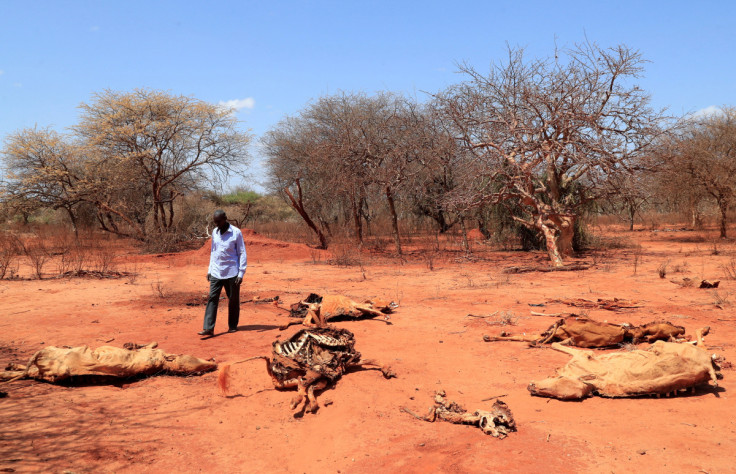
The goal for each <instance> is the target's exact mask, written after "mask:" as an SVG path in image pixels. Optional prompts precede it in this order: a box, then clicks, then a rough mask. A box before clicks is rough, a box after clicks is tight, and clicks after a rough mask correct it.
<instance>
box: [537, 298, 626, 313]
mask: <svg viewBox="0 0 736 474" xmlns="http://www.w3.org/2000/svg"><path fill="white" fill-rule="evenodd" d="M549 302H550V303H561V304H566V305H568V306H575V307H576V308H587V309H607V310H608V311H620V310H622V309H629V308H638V307H640V306H641V305H640V304H639V303H638V302H637V301H629V300H624V299H620V298H613V299H611V298H598V299H597V300H596V301H591V300H586V299H584V298H568V299H562V300H551V301H549Z"/></svg>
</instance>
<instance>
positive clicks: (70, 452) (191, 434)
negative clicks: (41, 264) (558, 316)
mask: <svg viewBox="0 0 736 474" xmlns="http://www.w3.org/2000/svg"><path fill="white" fill-rule="evenodd" d="M627 235H628V238H630V239H636V240H638V241H639V242H640V243H641V245H642V249H643V250H642V251H641V256H640V261H639V262H638V264H637V269H636V273H634V262H635V260H636V259H637V257H636V255H635V254H636V252H637V251H636V250H634V249H623V250H612V251H607V252H600V253H598V254H597V255H587V256H583V258H582V260H584V261H588V262H593V263H594V267H593V268H592V269H591V270H588V271H583V272H560V273H544V274H540V273H530V274H521V275H505V274H502V273H501V270H502V269H503V268H505V267H508V266H510V265H520V264H530V263H534V262H536V261H544V256H543V255H541V254H524V253H519V252H488V253H482V254H481V256H480V257H479V258H477V259H475V260H472V261H469V260H467V259H463V258H459V259H458V258H456V257H457V255H455V256H453V255H449V256H445V257H444V258H441V259H438V260H437V261H434V262H433V266H434V270H430V269H429V268H428V266H429V265H428V264H427V262H426V261H424V262H422V261H416V262H413V263H412V261H411V259H410V260H409V262H408V263H404V264H400V263H398V262H393V263H392V262H387V261H385V260H384V261H380V260H373V261H370V262H369V263H367V264H366V265H365V266H364V267H363V269H361V268H360V267H358V266H351V267H338V266H334V265H328V264H326V263H324V262H322V263H320V262H316V263H315V261H314V260H315V257H316V256H317V254H316V253H315V251H313V250H310V249H309V248H307V247H305V246H302V245H296V244H285V243H281V242H275V241H270V240H268V239H265V238H261V237H259V236H257V235H253V234H249V235H248V236H247V237H248V250H249V257H250V258H249V268H248V273H247V276H246V280H245V283H244V287H243V292H242V298H243V299H247V298H248V297H250V296H253V295H261V296H264V297H267V296H273V295H280V296H281V297H282V299H283V300H284V301H285V302H287V303H290V302H295V301H297V300H298V299H299V298H300V297H302V296H305V295H306V294H308V293H309V292H317V293H327V292H332V293H338V292H339V293H343V294H346V295H348V296H351V297H354V298H355V299H360V298H365V297H370V296H375V295H379V296H383V297H385V298H390V299H393V300H394V301H396V302H398V303H400V308H399V309H398V310H397V312H396V313H395V315H394V316H393V319H392V321H393V325H386V324H384V323H382V322H378V321H370V320H367V321H356V322H344V323H339V324H340V325H341V326H342V327H345V328H347V329H350V330H351V331H353V332H354V333H355V337H356V340H357V344H356V348H357V349H358V350H359V351H360V352H361V353H362V354H363V356H364V357H365V358H375V359H379V360H381V361H383V362H385V363H388V364H391V365H392V366H393V368H394V370H395V371H396V372H397V374H398V378H396V379H392V380H384V379H383V378H382V377H381V376H380V373H378V372H376V371H370V370H366V371H357V372H352V373H349V374H347V375H345V376H344V377H343V378H342V379H341V380H340V381H339V382H338V384H337V385H336V387H334V388H332V389H330V390H327V391H325V392H324V393H322V394H321V395H320V397H319V400H320V401H321V402H324V401H326V400H331V401H332V403H331V404H330V405H329V406H323V407H322V408H321V409H320V410H319V412H318V413H317V414H307V415H305V416H303V417H295V416H294V414H293V412H292V411H291V410H290V409H289V400H290V399H291V397H292V396H293V394H292V393H289V392H279V391H276V390H274V389H273V388H272V385H271V382H270V379H269V378H268V376H267V374H266V372H265V370H264V367H263V365H262V362H252V363H246V364H241V365H238V366H234V367H233V383H232V396H231V397H229V398H225V397H222V396H220V395H219V394H218V391H217V389H216V383H215V382H216V374H215V373H210V374H206V375H203V376H198V377H173V376H160V377H152V378H148V379H145V380H140V381H135V382H130V383H123V384H121V385H120V386H110V385H106V386H81V387H64V386H56V385H51V384H46V383H38V382H32V381H21V382H15V383H13V384H10V385H5V386H3V387H1V388H2V390H4V391H7V392H8V396H7V397H6V398H2V399H0V407H1V408H2V423H1V424H0V470H2V471H3V472H12V470H15V471H17V472H33V471H44V472H63V471H73V472H133V471H138V472H140V471H141V470H144V471H146V472H182V473H187V472H202V471H204V472H397V471H401V472H404V473H412V472H428V471H436V472H498V471H503V472H555V471H562V472H633V471H640V470H642V469H644V470H646V471H647V472H708V473H720V472H736V457H735V455H734V452H735V451H734V450H735V449H736V417H735V416H734V413H736V397H734V396H733V394H734V393H736V372H734V371H733V370H729V369H726V370H724V371H723V375H724V379H723V380H722V381H721V383H720V388H719V389H718V390H717V391H713V390H710V391H708V390H699V391H698V392H697V393H696V394H694V395H687V396H679V397H676V398H661V399H657V398H639V399H603V398H597V397H596V398H591V399H587V400H585V401H582V402H560V401H556V400H550V399H545V398H536V397H532V396H530V395H529V393H528V392H527V390H526V386H527V384H528V383H529V382H530V381H531V380H535V379H540V378H544V377H546V376H548V375H552V374H553V372H554V369H555V368H556V367H559V366H561V365H563V364H564V363H565V362H566V360H567V359H568V356H566V355H565V354H561V353H558V352H555V351H553V350H549V349H540V348H536V349H530V348H527V347H526V345H525V344H521V343H485V342H483V340H482V336H483V335H484V334H497V333H499V332H500V331H501V330H502V329H504V330H508V331H513V332H518V333H521V332H526V333H538V332H540V331H541V330H544V329H545V328H546V327H547V326H549V325H550V324H551V323H552V322H553V321H554V319H555V318H554V317H549V316H532V315H531V313H530V311H531V310H534V311H544V312H548V313H556V312H561V311H570V310H571V309H570V308H568V307H565V306H562V305H560V304H547V305H546V306H545V307H530V306H529V304H530V303H531V304H539V303H545V302H547V301H549V300H551V299H554V298H560V297H571V298H572V297H580V298H587V299H595V298H601V297H619V298H627V299H632V300H637V301H639V302H640V303H641V305H642V306H641V307H640V308H637V309H632V310H626V311H622V312H618V313H613V312H609V311H604V310H589V311H588V314H589V315H590V316H591V317H594V318H597V319H601V320H607V321H611V322H624V321H628V322H630V323H634V324H638V323H643V322H647V321H652V320H662V319H664V320H669V321H671V322H673V323H675V324H680V325H683V326H685V327H686V329H687V331H688V334H693V333H694V331H695V329H697V328H699V327H702V326H706V325H708V326H710V327H711V334H710V336H708V338H707V340H706V341H707V344H708V346H709V347H710V350H711V351H712V352H715V353H718V354H721V355H723V356H725V357H726V359H727V360H729V361H736V348H735V346H734V336H736V314H734V308H736V281H732V280H725V279H724V281H722V283H721V288H720V289H719V290H718V294H717V295H716V294H715V292H714V291H713V290H700V289H697V288H683V287H681V286H679V285H677V284H675V283H673V282H672V281H671V280H681V279H682V278H683V277H691V278H694V279H698V280H697V281H700V280H699V279H700V278H709V279H723V277H724V271H723V269H722V268H721V266H722V265H725V264H727V263H728V262H729V261H730V259H732V258H734V257H736V246H735V245H733V244H722V245H721V246H720V251H721V252H720V254H719V255H712V247H711V245H710V244H709V243H707V242H702V241H700V242H699V240H701V239H699V237H698V235H697V234H693V233H689V232H678V233H669V234H668V233H657V234H653V233H650V232H640V233H633V234H627ZM206 259H207V252H206V250H205V251H193V252H189V253H184V254H179V255H175V256H171V255H168V256H136V255H129V256H127V257H126V258H125V260H126V262H127V263H128V264H129V263H130V262H134V263H135V265H136V267H137V270H138V272H139V273H140V275H139V276H138V278H135V279H133V278H131V279H127V278H123V279H111V280H108V279H102V280H101V279H66V280H53V279H48V280H42V281H34V280H28V281H2V282H0V301H2V316H0V359H1V360H2V362H3V363H4V362H24V361H25V360H27V358H28V357H29V356H30V355H32V354H33V353H34V352H35V351H36V350H38V349H40V348H42V347H44V346H49V345H57V346H63V345H69V346H73V345H81V344H88V345H90V346H99V345H105V343H106V342H107V341H110V342H109V344H110V345H118V346H121V345H122V344H123V343H125V342H139V343H147V342H150V341H157V342H158V343H159V346H160V348H162V349H164V350H166V351H167V352H175V353H188V354H192V355H195V356H198V357H202V358H214V359H215V360H216V361H218V362H224V361H232V360H237V359H242V358H245V357H248V356H253V355H266V354H270V347H271V343H272V342H273V341H274V340H275V338H276V337H279V336H281V337H285V336H287V335H289V334H291V333H292V332H294V331H296V330H298V327H292V328H290V330H289V331H288V332H286V333H283V332H280V331H279V330H278V328H277V326H278V325H279V324H281V323H283V322H284V321H285V319H286V316H285V314H286V313H285V311H283V310H282V309H279V308H277V307H274V306H271V305H254V304H252V303H243V304H242V316H241V323H240V324H241V326H240V331H239V332H238V333H235V334H227V333H224V331H225V330H226V328H227V317H226V311H227V305H226V304H222V305H221V306H220V313H219V314H220V316H219V318H218V322H217V329H216V332H217V335H216V337H214V338H209V339H204V340H202V339H200V337H199V336H197V335H196V332H197V331H198V330H200V329H201V325H202V316H203V312H204V307H203V306H202V305H201V303H202V300H203V297H204V295H205V294H206V291H207V282H206V281H205V273H206ZM666 261H669V265H668V269H669V273H668V275H667V277H666V278H664V279H662V278H660V277H659V275H658V274H657V267H659V266H660V265H661V264H662V263H663V262H666ZM156 288H160V289H161V290H162V293H163V294H164V297H163V298H162V297H161V296H160V294H159V293H160V292H159V291H158V290H157V289H156ZM731 295H733V296H731ZM716 299H721V300H722V299H725V300H726V301H725V302H724V303H723V304H722V308H723V309H719V308H717V307H716V306H715V304H714V302H715V301H716ZM494 311H499V312H510V313H512V315H513V317H514V318H517V317H518V321H517V325H516V326H510V327H505V328H502V327H498V326H491V325H489V324H488V323H487V322H486V321H493V320H494V319H493V318H486V319H481V318H468V317H466V315H467V314H468V313H472V314H476V315H479V314H490V313H493V312H494ZM499 314H500V313H499ZM440 388H441V389H444V390H446V392H447V394H448V397H449V398H451V399H452V400H454V401H457V402H459V403H460V404H462V405H464V406H465V407H466V408H468V409H470V410H474V409H482V408H488V407H490V405H491V404H492V401H486V402H483V401H482V400H483V399H486V398H489V397H492V396H498V395H503V400H505V401H506V403H507V404H508V406H509V407H510V409H511V410H512V411H513V413H514V416H515V418H516V421H517V424H518V432H517V433H512V434H511V435H510V436H509V437H508V438H506V439H504V440H499V439H495V438H492V437H490V436H486V435H484V434H483V433H481V432H480V431H479V430H478V429H475V428H472V427H468V426H456V425H451V424H448V423H439V422H438V423H433V424H431V423H425V422H421V421H418V420H416V419H414V418H412V417H410V416H409V415H407V414H405V413H403V412H401V411H400V410H399V408H400V407H401V406H406V407H408V408H410V409H412V410H413V411H416V412H422V413H424V412H426V410H427V409H428V407H429V406H430V405H431V404H432V396H433V394H434V392H435V391H436V390H438V389H440Z"/></svg>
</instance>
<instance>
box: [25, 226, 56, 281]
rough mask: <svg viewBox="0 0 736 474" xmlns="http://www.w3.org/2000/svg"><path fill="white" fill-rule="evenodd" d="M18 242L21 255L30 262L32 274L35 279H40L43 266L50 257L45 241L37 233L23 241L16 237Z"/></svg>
mask: <svg viewBox="0 0 736 474" xmlns="http://www.w3.org/2000/svg"><path fill="white" fill-rule="evenodd" d="M18 243H19V244H20V247H21V250H22V252H23V255H25V256H26V258H28V260H29V262H30V264H31V268H32V269H33V274H34V275H35V276H36V278H37V279H39V280H40V279H42V278H43V268H44V266H45V265H46V263H47V262H48V261H49V259H50V258H51V254H50V252H49V250H50V249H49V247H48V246H47V245H46V242H45V241H44V239H43V238H41V237H40V236H39V235H34V236H33V237H31V238H28V239H26V240H25V241H23V240H22V239H18Z"/></svg>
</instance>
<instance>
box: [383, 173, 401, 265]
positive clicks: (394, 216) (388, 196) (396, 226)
mask: <svg viewBox="0 0 736 474" xmlns="http://www.w3.org/2000/svg"><path fill="white" fill-rule="evenodd" d="M386 199H387V200H388V208H389V210H390V211H391V224H392V225H393V228H394V242H395V243H396V252H397V253H398V254H399V255H401V236H400V235H399V216H398V215H397V214H396V203H394V195H393V194H392V193H391V188H390V187H388V186H387V187H386Z"/></svg>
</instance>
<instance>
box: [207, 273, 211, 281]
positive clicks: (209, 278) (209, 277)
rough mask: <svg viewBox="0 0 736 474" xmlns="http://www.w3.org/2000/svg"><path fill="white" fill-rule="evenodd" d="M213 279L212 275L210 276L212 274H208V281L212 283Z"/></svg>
mask: <svg viewBox="0 0 736 474" xmlns="http://www.w3.org/2000/svg"><path fill="white" fill-rule="evenodd" d="M211 279H212V275H210V274H209V273H208V274H207V281H210V280H211Z"/></svg>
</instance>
